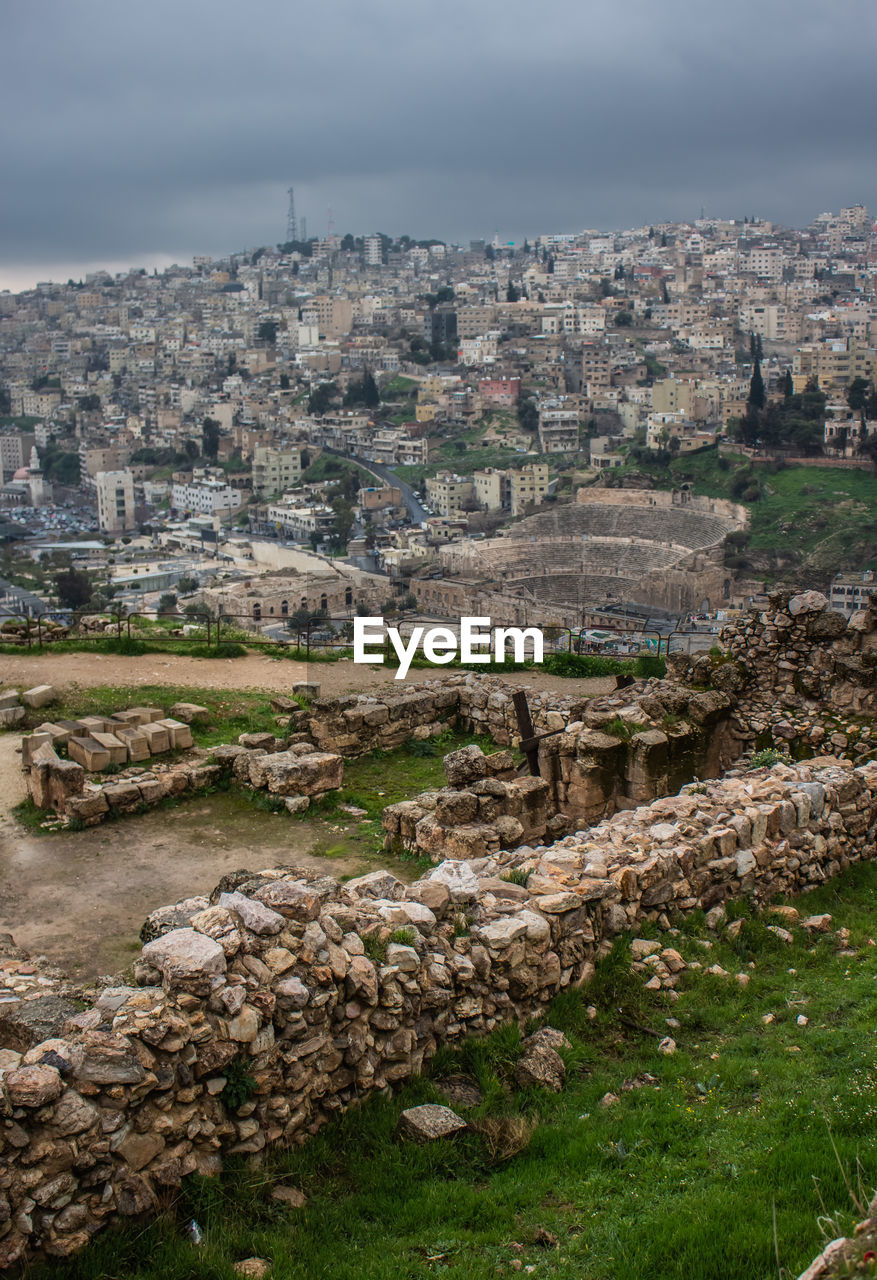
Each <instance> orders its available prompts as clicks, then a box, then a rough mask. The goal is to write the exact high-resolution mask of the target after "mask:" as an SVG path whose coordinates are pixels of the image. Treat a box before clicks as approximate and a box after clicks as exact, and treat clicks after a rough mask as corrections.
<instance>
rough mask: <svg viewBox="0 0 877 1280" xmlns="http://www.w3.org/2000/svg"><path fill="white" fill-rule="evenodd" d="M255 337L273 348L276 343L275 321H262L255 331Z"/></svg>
mask: <svg viewBox="0 0 877 1280" xmlns="http://www.w3.org/2000/svg"><path fill="white" fill-rule="evenodd" d="M256 337H257V338H259V339H260V340H261V341H262V342H267V343H268V344H269V346H272V347H273V346H274V343H275V342H276V341H277V321H276V320H263V321H262V323H261V324H260V325H259V328H258V330H257V331H256Z"/></svg>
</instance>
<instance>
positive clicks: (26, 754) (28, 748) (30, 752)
mask: <svg viewBox="0 0 877 1280" xmlns="http://www.w3.org/2000/svg"><path fill="white" fill-rule="evenodd" d="M42 746H48V747H52V748H53V749H54V743H53V742H52V735H51V734H49V733H28V734H26V735H25V736H24V737H23V738H22V740H21V767H22V769H29V768H30V767H31V764H32V763H33V757H34V753H35V752H37V751H38V750H39V749H40V747H42Z"/></svg>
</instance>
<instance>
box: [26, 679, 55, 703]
mask: <svg viewBox="0 0 877 1280" xmlns="http://www.w3.org/2000/svg"><path fill="white" fill-rule="evenodd" d="M57 697H58V695H57V694H56V693H55V690H54V689H53V688H52V686H51V685H50V684H38V685H34V687H33V689H25V691H24V693H23V694H22V695H21V701H22V702H23V703H24V705H25V706H26V707H48V706H49V705H50V704H51V703H53V702H55V701H56V700H57Z"/></svg>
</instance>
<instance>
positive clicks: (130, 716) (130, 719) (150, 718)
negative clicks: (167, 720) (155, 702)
mask: <svg viewBox="0 0 877 1280" xmlns="http://www.w3.org/2000/svg"><path fill="white" fill-rule="evenodd" d="M115 715H116V719H119V720H124V721H125V723H126V724H133V725H143V724H152V723H153V722H154V721H155V720H163V719H164V712H163V711H162V709H161V707H128V708H127V709H126V710H124V711H117V712H116V713H115Z"/></svg>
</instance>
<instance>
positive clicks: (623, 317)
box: [615, 311, 633, 329]
mask: <svg viewBox="0 0 877 1280" xmlns="http://www.w3.org/2000/svg"><path fill="white" fill-rule="evenodd" d="M615 323H616V324H617V325H618V327H619V328H620V329H621V328H627V327H629V326H630V325H632V324H633V315H632V314H631V312H629V311H616V312H615Z"/></svg>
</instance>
